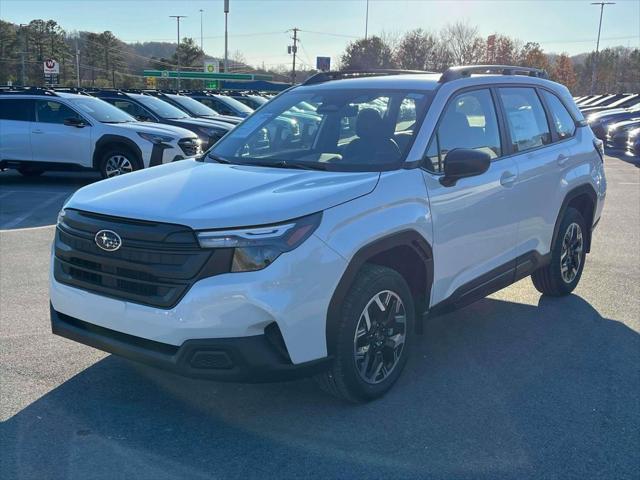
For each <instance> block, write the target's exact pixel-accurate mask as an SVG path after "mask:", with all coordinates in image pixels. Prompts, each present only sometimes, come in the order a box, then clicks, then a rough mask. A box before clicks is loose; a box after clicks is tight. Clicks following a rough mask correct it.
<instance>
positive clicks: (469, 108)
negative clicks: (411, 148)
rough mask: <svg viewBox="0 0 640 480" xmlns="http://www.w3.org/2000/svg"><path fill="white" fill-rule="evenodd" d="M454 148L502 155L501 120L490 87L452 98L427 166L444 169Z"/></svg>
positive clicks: (494, 156)
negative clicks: (445, 162) (499, 122)
mask: <svg viewBox="0 0 640 480" xmlns="http://www.w3.org/2000/svg"><path fill="white" fill-rule="evenodd" d="M455 148H469V149H473V150H481V151H483V152H486V153H488V154H489V156H490V157H491V158H492V159H493V158H498V157H500V156H501V155H502V147H501V145H500V130H499V129H498V119H497V116H496V109H495V106H494V104H493V99H492V98H491V92H490V91H489V90H487V89H483V90H474V91H471V92H465V93H461V94H459V95H457V96H455V97H454V98H453V100H451V101H449V103H448V105H447V108H446V110H445V112H444V113H443V115H442V117H441V118H440V122H439V124H438V128H437V130H436V132H435V134H434V135H433V137H432V138H431V142H430V143H429V147H428V148H427V155H426V157H427V158H426V159H425V168H427V169H428V170H430V171H432V172H436V173H440V172H442V171H443V169H444V161H445V157H446V156H447V153H448V152H450V151H451V150H453V149H455Z"/></svg>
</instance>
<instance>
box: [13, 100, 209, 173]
mask: <svg viewBox="0 0 640 480" xmlns="http://www.w3.org/2000/svg"><path fill="white" fill-rule="evenodd" d="M200 144H201V141H200V140H199V139H198V136H197V135H196V134H194V133H192V132H190V131H189V130H185V129H183V128H178V127H174V126H169V125H156V124H150V123H143V122H139V121H137V120H136V119H135V118H133V117H132V116H130V115H129V114H127V113H125V112H123V111H122V110H120V109H118V108H116V107H114V106H113V105H110V104H108V103H107V102H104V101H102V100H100V99H97V98H94V97H90V96H87V95H78V94H74V93H67V92H54V91H52V90H46V89H37V88H28V89H22V90H20V89H9V90H7V89H4V90H0V169H8V168H14V169H17V170H18V171H19V172H20V173H21V174H23V175H25V176H37V175H40V174H42V173H43V172H44V171H46V170H83V169H95V170H99V171H100V173H101V174H102V176H103V177H104V178H108V177H113V176H117V175H121V174H123V173H128V172H132V171H134V170H139V169H142V168H146V167H152V166H154V165H160V164H162V163H167V162H172V161H174V160H181V159H184V158H188V157H193V156H195V155H199V154H200V153H201V146H200Z"/></svg>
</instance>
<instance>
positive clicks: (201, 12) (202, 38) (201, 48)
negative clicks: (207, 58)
mask: <svg viewBox="0 0 640 480" xmlns="http://www.w3.org/2000/svg"><path fill="white" fill-rule="evenodd" d="M199 11H200V50H202V55H203V56H204V42H203V40H204V37H203V36H202V14H203V12H204V10H203V9H200V10H199Z"/></svg>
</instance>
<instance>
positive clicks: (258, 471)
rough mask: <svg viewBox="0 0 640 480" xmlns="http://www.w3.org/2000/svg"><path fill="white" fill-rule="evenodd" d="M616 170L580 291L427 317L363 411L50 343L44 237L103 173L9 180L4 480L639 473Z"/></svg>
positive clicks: (633, 244)
mask: <svg viewBox="0 0 640 480" xmlns="http://www.w3.org/2000/svg"><path fill="white" fill-rule="evenodd" d="M605 163H606V169H607V177H608V182H609V190H608V198H607V204H606V207H605V212H604V216H603V218H602V221H601V222H600V225H599V226H598V229H597V231H596V233H595V237H594V243H593V249H592V253H591V255H590V256H589V257H588V258H587V265H586V269H585V271H584V275H583V277H582V281H581V283H580V285H579V287H578V289H577V290H576V291H575V293H574V294H573V295H571V296H569V297H566V298H562V299H551V298H546V297H541V296H540V295H539V294H538V292H537V291H536V290H535V289H534V288H533V286H532V284H531V282H530V281H529V280H528V279H525V280H523V281H521V282H519V283H517V284H515V285H513V286H511V287H509V288H507V289H505V290H503V291H502V292H499V293H498V294H495V295H492V296H491V297H490V298H487V299H485V300H482V301H480V302H478V303H476V304H474V305H472V306H469V307H467V308H465V309H462V310H459V311H458V312H455V313H453V314H449V315H447V316H444V317H440V318H436V319H433V320H431V321H430V323H429V324H428V325H426V328H425V334H424V336H422V337H421V338H419V341H418V342H416V351H415V352H414V355H413V356H412V357H411V359H410V361H409V363H408V365H407V368H406V370H405V372H404V374H403V375H402V377H401V379H400V381H399V382H398V384H397V385H396V386H395V388H394V389H393V390H392V391H391V392H390V393H389V394H388V395H387V396H386V397H384V398H383V399H381V400H379V401H376V402H373V403H370V404H367V405H361V406H353V405H347V404H344V403H341V402H340V401H338V400H335V399H333V398H332V397H329V396H327V395H325V394H323V393H321V392H320V391H319V390H317V389H316V387H315V385H314V383H313V382H312V381H309V380H303V381H298V382H290V383H278V384H264V385H241V384H223V383H209V382H202V381H195V380H189V379H183V378H179V377H176V376H173V375H171V374H168V373H163V372H158V371H155V370H153V369H151V368H147V367H143V366H140V365H137V364H134V363H130V362H128V361H125V360H122V359H119V358H116V357H113V356H109V355H106V354H103V353H101V352H99V351H97V350H94V349H91V348H89V347H85V346H82V345H79V344H76V343H73V342H70V341H67V340H65V339H62V338H58V337H54V336H53V335H52V334H51V333H50V327H49V319H48V308H49V307H48V298H47V274H48V265H49V249H50V242H51V238H52V234H53V226H51V224H52V223H54V222H55V218H56V214H57V212H58V210H59V208H60V206H61V204H62V202H63V201H64V199H65V198H66V197H67V196H68V195H69V194H70V193H71V192H73V191H74V190H75V189H77V188H79V187H80V186H82V185H84V184H86V183H88V182H91V181H94V180H95V179H96V177H95V176H94V175H84V174H83V175H81V174H77V175H73V176H68V175H62V174H55V175H54V174H46V175H44V176H43V177H41V178H37V179H25V178H22V177H20V176H19V175H16V174H14V173H10V172H3V173H0V230H2V231H1V232H0V360H1V361H0V420H1V421H2V423H0V478H3V479H34V478H38V479H102V478H104V479H118V478H137V479H154V480H160V479H169V478H185V479H187V478H188V479H204V478H294V477H295V478H430V479H439V478H443V479H445V478H447V479H453V478H455V479H512V478H513V479H516V478H517V479H523V478H545V479H570V478H575V479H587V478H594V479H596V478H597V479H608V478H612V479H632V478H635V479H637V478H639V477H640V335H639V333H640V248H639V246H640V168H638V167H639V166H640V165H639V164H638V163H635V164H633V163H631V162H629V161H627V160H625V159H624V157H622V156H620V157H612V156H609V157H607V159H606V162H605Z"/></svg>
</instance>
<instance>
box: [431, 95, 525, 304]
mask: <svg viewBox="0 0 640 480" xmlns="http://www.w3.org/2000/svg"><path fill="white" fill-rule="evenodd" d="M500 121H501V120H499V117H498V115H497V109H496V105H495V95H494V94H493V93H492V91H491V90H490V89H489V88H480V89H475V90H467V91H464V92H462V93H457V94H455V95H454V96H453V97H452V98H451V99H450V100H449V102H448V103H447V106H446V108H445V110H444V113H443V114H442V116H441V117H440V119H439V121H438V125H437V127H436V130H435V132H434V134H433V136H432V138H431V140H430V143H429V147H428V148H427V155H426V158H425V160H424V170H425V172H424V179H425V183H426V185H427V191H428V194H429V202H430V206H431V214H432V218H433V238H434V245H433V253H434V283H433V288H432V304H434V305H435V304H437V303H439V302H441V301H443V300H446V299H450V300H455V301H458V299H459V300H460V301H462V302H467V301H472V300H474V299H476V298H475V297H476V296H477V297H481V296H484V295H485V294H486V291H485V287H489V286H491V287H492V289H493V290H496V289H499V288H502V287H504V286H506V285H508V284H510V283H511V282H512V280H513V278H514V269H515V258H516V255H515V243H516V233H517V227H518V222H519V220H520V217H519V212H518V211H517V209H516V208H514V205H513V201H514V192H513V189H514V185H515V183H516V181H517V174H518V171H517V167H516V164H515V162H514V160H513V158H510V157H506V156H505V149H504V145H503V143H504V142H503V137H502V136H501V133H500V132H501V129H500V127H499V125H500ZM456 148H465V149H474V150H480V151H483V152H486V153H487V154H489V156H490V157H491V159H492V161H491V165H490V167H489V170H488V171H486V172H485V173H483V174H482V175H478V176H474V177H468V178H462V179H460V180H458V182H457V183H456V184H455V185H448V186H447V185H443V184H442V183H441V182H440V179H441V177H442V174H443V171H444V165H445V163H446V155H447V153H448V152H450V151H451V150H453V149H456Z"/></svg>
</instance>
